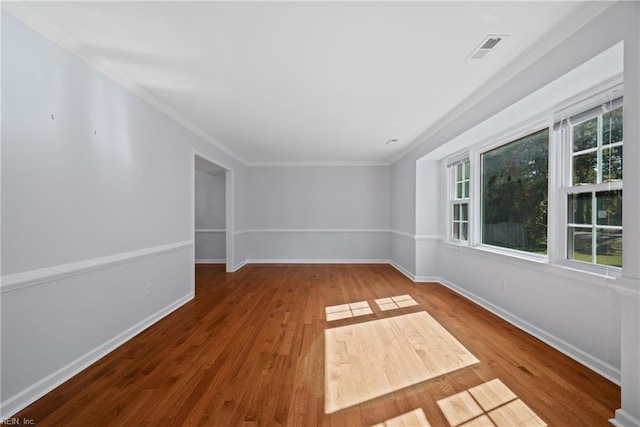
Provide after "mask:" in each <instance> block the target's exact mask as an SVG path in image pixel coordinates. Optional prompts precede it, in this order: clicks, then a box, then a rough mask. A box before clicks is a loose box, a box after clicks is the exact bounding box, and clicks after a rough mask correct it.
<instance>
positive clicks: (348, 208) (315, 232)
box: [241, 166, 390, 262]
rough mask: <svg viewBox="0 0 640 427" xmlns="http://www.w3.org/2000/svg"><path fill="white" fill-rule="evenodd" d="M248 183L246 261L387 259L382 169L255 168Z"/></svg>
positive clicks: (387, 194) (385, 183)
mask: <svg viewBox="0 0 640 427" xmlns="http://www.w3.org/2000/svg"><path fill="white" fill-rule="evenodd" d="M248 177H249V183H248V191H247V193H246V197H247V199H246V200H245V202H244V205H245V206H246V209H247V210H246V212H245V215H246V216H247V219H246V223H245V224H246V226H247V229H245V230H241V231H242V233H243V234H244V239H245V244H246V251H247V258H248V259H250V260H262V261H269V260H292V261H296V260H304V261H310V262H320V261H345V260H350V261H354V260H361V261H378V260H388V259H389V233H388V231H389V223H390V222H389V221H390V220H389V203H390V187H389V184H390V180H389V168H388V167H386V166H313V167H298V166H282V167H276V166H264V167H262V166H261V167H250V168H248Z"/></svg>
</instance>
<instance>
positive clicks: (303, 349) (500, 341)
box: [15, 265, 620, 427]
mask: <svg viewBox="0 0 640 427" xmlns="http://www.w3.org/2000/svg"><path fill="white" fill-rule="evenodd" d="M196 278H197V280H196V282H197V283H196V298H195V300H193V301H191V302H189V303H188V304H186V305H185V306H183V307H182V308H180V309H179V310H177V311H176V312H175V313H173V314H171V315H170V316H168V317H167V318H165V319H163V320H162V321H160V322H159V323H157V324H156V325H154V326H152V327H151V328H149V329H147V330H146V331H144V332H143V333H141V334H140V335H138V336H136V337H135V338H134V339H132V340H131V341H129V342H127V343H126V344H125V345H123V346H121V347H120V348H118V349H117V350H116V351H114V352H113V353H111V354H109V355H108V356H106V357H105V358H103V359H102V360H100V361H98V362H97V363H95V364H94V365H92V366H91V367H90V368H88V369H87V370H85V371H84V372H82V373H81V374H79V375H77V376H76V377H74V378H72V379H71V380H69V381H68V382H66V383H65V384H63V385H62V386H60V387H58V388H57V389H56V390H54V391H52V392H51V393H49V394H47V395H46V396H44V397H43V398H41V399H40V400H38V401H37V402H35V403H34V404H32V405H31V406H29V407H28V408H26V409H25V410H23V411H21V412H20V413H19V414H17V415H16V416H15V417H18V418H26V419H33V420H34V421H35V422H36V423H37V425H39V426H47V425H56V426H60V425H64V426H104V425H117V426H124V425H127V426H131V425H149V426H157V425H211V426H258V425H260V426H277V425H291V426H294V425H295V426H315V425H326V426H341V427H342V426H360V425H363V426H372V425H374V424H378V423H382V422H384V421H385V420H389V419H391V418H395V417H399V416H401V415H403V414H408V413H410V412H412V411H416V410H418V409H422V411H423V412H424V415H425V416H426V419H427V420H428V423H429V424H430V425H431V426H449V423H448V422H447V418H446V417H445V415H444V414H443V412H442V409H441V406H442V405H443V404H442V403H441V404H440V405H438V401H443V400H444V399H447V398H450V397H451V396H453V395H456V394H458V393H462V392H465V391H467V390H469V389H474V387H477V386H479V385H482V384H486V383H490V382H491V381H492V380H495V379H498V380H500V382H502V383H503V384H504V386H506V388H508V390H510V391H511V392H513V394H515V395H516V396H517V397H518V398H519V399H520V400H521V401H522V402H524V403H525V404H526V406H528V407H529V408H530V409H531V410H532V411H533V412H535V414H537V416H538V417H539V418H540V419H542V420H543V421H544V422H546V423H547V424H548V425H550V426H580V427H584V426H607V425H609V424H608V422H607V420H608V419H609V418H611V417H613V416H614V411H615V410H616V409H617V408H619V407H620V388H619V387H618V386H616V385H615V384H613V383H611V382H609V381H607V380H606V379H604V378H602V377H600V376H599V375H597V374H595V373H593V372H592V371H590V370H589V369H587V368H585V367H583V366H582V365H580V364H578V363H577V362H575V361H573V360H571V359H570V358H568V357H566V356H564V355H562V354H561V353H559V352H557V351H555V350H553V349H551V348H550V347H549V346H547V345H546V344H544V343H542V342H540V341H539V340H537V339H535V338H533V337H531V336H529V335H527V334H525V333H524V332H522V331H520V330H518V329H517V328H515V327H513V326H511V325H509V324H508V323H506V322H504V321H502V320H501V319H499V318H498V317H496V316H494V315H492V314H491V313H489V312H487V311H486V310H484V309H482V308H480V307H479V306H477V305H475V304H473V303H471V302H469V301H468V300H466V299H464V298H462V297H460V296H458V295H457V294H455V293H453V292H452V291H450V290H448V289H447V288H445V287H443V286H441V285H439V284H427V283H421V284H414V283H412V282H410V281H409V280H408V279H406V278H405V277H404V276H403V275H401V274H400V273H398V272H397V271H396V270H395V269H393V268H392V267H390V266H388V265H248V266H246V267H244V268H242V269H241V270H240V271H238V272H236V273H233V274H227V273H225V272H224V268H223V266H219V265H199V266H197V267H196ZM404 294H407V295H410V296H411V297H412V298H413V299H414V300H415V301H416V302H417V303H418V304H417V305H413V306H408V307H401V308H398V309H390V310H386V311H382V310H381V309H380V307H379V306H378V305H377V304H376V303H375V300H376V299H381V298H387V297H391V296H395V295H404ZM359 301H367V302H368V303H369V306H370V307H371V309H372V312H373V313H372V314H366V315H361V316H355V317H349V318H344V319H338V320H334V321H330V322H327V321H326V313H325V307H328V306H338V305H342V304H346V303H354V302H359ZM420 311H427V312H428V313H429V314H430V315H431V316H432V317H433V318H434V319H435V320H436V321H437V322H438V323H440V324H441V325H442V326H443V327H444V328H446V329H447V330H448V331H449V333H450V334H451V335H453V336H454V337H455V338H456V339H457V340H458V341H459V342H460V343H461V344H462V345H463V346H464V347H466V349H468V350H469V351H470V352H471V353H472V354H473V355H474V356H476V357H477V358H478V359H479V360H480V363H477V364H474V365H471V366H468V367H465V368H463V369H460V370H457V371H455V372H452V373H448V374H445V375H443V376H440V377H437V378H433V379H430V380H427V381H423V382H420V383H418V384H415V385H412V386H409V387H406V388H403V389H401V390H398V391H395V392H392V393H389V394H386V395H384V396H381V397H377V398H374V399H372V400H369V401H366V402H364V403H361V404H358V405H356V406H353V407H350V408H347V409H343V410H340V411H338V412H335V413H332V414H325V408H324V381H325V379H324V375H325V360H324V354H325V349H324V347H325V346H324V331H325V329H327V328H335V327H338V326H344V325H352V324H358V323H361V322H365V321H370V320H375V319H383V318H388V317H393V316H398V315H401V314H408V313H416V312H420ZM418 413H419V411H418ZM409 416H410V417H414V418H415V416H414V415H413V414H409ZM483 416H484V415H483ZM483 419H484V418H483ZM389 425H391V423H389ZM394 425H396V424H394ZM397 425H399V424H397Z"/></svg>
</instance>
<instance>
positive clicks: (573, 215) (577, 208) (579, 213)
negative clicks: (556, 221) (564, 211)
mask: <svg viewBox="0 0 640 427" xmlns="http://www.w3.org/2000/svg"><path fill="white" fill-rule="evenodd" d="M592 197H593V195H592V193H580V194H569V200H568V206H569V212H568V222H569V223H570V224H591V222H592V220H591V219H592V213H591V206H592Z"/></svg>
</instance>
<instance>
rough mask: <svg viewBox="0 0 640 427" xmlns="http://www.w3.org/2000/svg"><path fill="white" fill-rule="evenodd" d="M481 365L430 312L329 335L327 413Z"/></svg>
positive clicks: (337, 330) (345, 328)
mask: <svg viewBox="0 0 640 427" xmlns="http://www.w3.org/2000/svg"><path fill="white" fill-rule="evenodd" d="M475 363H478V359H476V358H475V356H473V354H471V353H470V352H469V351H468V350H467V349H466V348H465V347H464V346H463V345H462V344H460V342H458V340H456V339H455V338H454V337H453V336H452V335H451V334H450V333H449V332H448V331H447V330H446V329H445V328H444V327H443V326H442V325H440V324H439V323H438V322H437V321H436V320H435V319H433V317H431V316H430V315H429V314H428V313H427V312H426V311H421V312H416V313H410V314H405V315H402V316H395V317H389V318H385V319H379V320H373V321H369V322H363V323H358V324H355V325H348V326H341V327H337V328H333V329H327V330H325V413H327V414H329V413H333V412H335V411H338V410H340V409H344V408H348V407H350V406H353V405H357V404H359V403H362V402H366V401H368V400H370V399H373V398H376V397H379V396H382V395H385V394H387V393H391V392H393V391H396V390H400V389H402V388H405V387H408V386H411V385H414V384H418V383H420V382H422V381H426V380H428V379H431V378H435V377H437V376H440V375H444V374H446V373H449V372H453V371H455V370H458V369H461V368H464V367H466V366H470V365H472V364H475Z"/></svg>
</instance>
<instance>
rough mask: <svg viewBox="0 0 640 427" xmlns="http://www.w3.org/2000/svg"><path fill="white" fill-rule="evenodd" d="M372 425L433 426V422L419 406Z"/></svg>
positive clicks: (379, 426) (393, 426) (392, 426)
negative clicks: (430, 422)
mask: <svg viewBox="0 0 640 427" xmlns="http://www.w3.org/2000/svg"><path fill="white" fill-rule="evenodd" d="M371 427H431V424H429V421H427V417H426V416H425V415H424V411H423V410H422V408H418V409H414V410H413V411H411V412H407V413H406V414H402V415H399V416H397V417H394V418H391V419H389V420H386V421H384V422H382V423H379V424H375V425H373V426H371Z"/></svg>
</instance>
